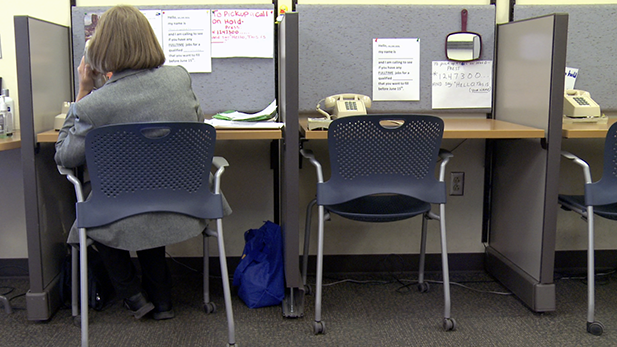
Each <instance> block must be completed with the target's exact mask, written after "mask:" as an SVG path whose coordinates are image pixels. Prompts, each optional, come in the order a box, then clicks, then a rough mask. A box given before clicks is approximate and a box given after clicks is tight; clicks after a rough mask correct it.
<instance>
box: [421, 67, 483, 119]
mask: <svg viewBox="0 0 617 347" xmlns="http://www.w3.org/2000/svg"><path fill="white" fill-rule="evenodd" d="M432 73H433V88H432V95H433V100H432V102H433V109H447V108H491V100H492V95H493V87H492V73H493V62H492V61H490V60H477V61H471V62H465V63H461V62H455V61H433V72H432Z"/></svg>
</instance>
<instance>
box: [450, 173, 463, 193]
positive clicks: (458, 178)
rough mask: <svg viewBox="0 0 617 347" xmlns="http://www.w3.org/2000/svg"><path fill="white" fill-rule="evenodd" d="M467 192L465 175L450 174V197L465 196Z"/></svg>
mask: <svg viewBox="0 0 617 347" xmlns="http://www.w3.org/2000/svg"><path fill="white" fill-rule="evenodd" d="M464 190H465V173H464V172H452V173H450V195H463V191H464Z"/></svg>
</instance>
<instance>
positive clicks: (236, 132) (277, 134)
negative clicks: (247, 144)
mask: <svg viewBox="0 0 617 347" xmlns="http://www.w3.org/2000/svg"><path fill="white" fill-rule="evenodd" d="M281 138H282V135H281V130H280V129H217V130H216V139H217V140H280V139H281ZM1 140H2V139H0V146H1V145H2V142H1ZM57 140H58V131H56V130H48V131H44V132H42V133H38V134H37V135H36V141H37V142H56V141H57ZM1 148H2V147H0V149H1Z"/></svg>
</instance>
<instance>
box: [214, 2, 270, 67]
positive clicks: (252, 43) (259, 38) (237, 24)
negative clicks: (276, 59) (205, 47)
mask: <svg viewBox="0 0 617 347" xmlns="http://www.w3.org/2000/svg"><path fill="white" fill-rule="evenodd" d="M273 56H274V10H253V9H236V10H212V57H213V58H230V57H251V58H272V57H273Z"/></svg>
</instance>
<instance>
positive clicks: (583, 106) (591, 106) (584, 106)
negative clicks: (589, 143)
mask: <svg viewBox="0 0 617 347" xmlns="http://www.w3.org/2000/svg"><path fill="white" fill-rule="evenodd" d="M563 116H564V121H569V122H598V121H602V120H603V118H604V119H605V118H606V116H603V115H602V112H601V111H600V106H599V105H598V104H597V103H596V102H595V101H594V100H593V99H592V98H591V95H590V94H589V92H586V91H584V90H577V89H568V90H566V91H565V93H564V100H563Z"/></svg>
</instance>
